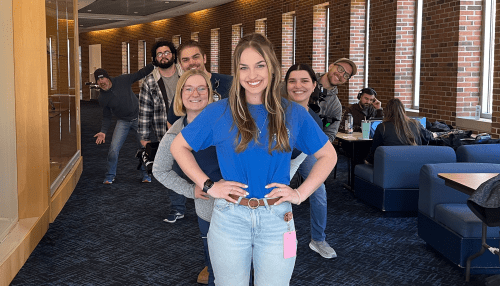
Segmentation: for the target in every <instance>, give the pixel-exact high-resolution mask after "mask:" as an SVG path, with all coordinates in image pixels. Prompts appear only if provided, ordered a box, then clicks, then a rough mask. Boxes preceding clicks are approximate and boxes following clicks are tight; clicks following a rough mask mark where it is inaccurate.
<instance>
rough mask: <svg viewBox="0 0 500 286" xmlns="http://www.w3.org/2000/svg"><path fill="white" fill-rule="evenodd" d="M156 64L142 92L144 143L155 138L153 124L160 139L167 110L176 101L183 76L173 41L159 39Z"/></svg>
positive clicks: (141, 116)
mask: <svg viewBox="0 0 500 286" xmlns="http://www.w3.org/2000/svg"><path fill="white" fill-rule="evenodd" d="M151 57H152V58H153V64H154V65H155V66H156V68H155V69H154V70H153V72H152V73H150V74H149V75H148V76H147V77H146V78H145V79H144V82H143V84H142V86H141V92H140V93H139V129H138V133H139V135H140V137H141V144H142V145H143V146H146V144H147V143H148V142H151V138H150V126H152V127H153V131H154V134H155V136H156V140H158V141H161V139H162V138H163V135H165V133H167V112H168V111H169V107H170V105H172V102H173V99H174V95H175V88H176V86H177V81H178V80H179V74H178V72H177V68H176V65H175V63H176V61H177V50H176V49H175V46H174V44H173V43H171V42H169V41H159V42H156V43H155V44H154V46H153V47H152V48H151Z"/></svg>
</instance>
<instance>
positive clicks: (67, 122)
mask: <svg viewBox="0 0 500 286" xmlns="http://www.w3.org/2000/svg"><path fill="white" fill-rule="evenodd" d="M45 3H46V4H45V7H46V19H47V20H46V21H47V22H46V23H47V28H46V37H47V52H48V53H47V62H48V63H49V65H48V70H47V75H48V81H49V82H48V83H49V84H48V89H49V98H48V104H47V105H48V109H49V144H50V183H51V187H50V188H51V192H52V194H54V192H55V190H56V189H57V187H59V185H60V183H61V182H62V181H63V179H64V178H65V176H66V175H67V173H68V172H69V171H70V170H71V168H72V167H73V165H74V163H75V162H76V160H77V159H78V158H79V154H80V151H79V150H78V149H77V148H78V143H77V134H76V133H77V129H76V124H77V117H76V115H77V113H78V111H77V107H76V100H77V99H76V97H75V96H76V90H75V83H76V80H75V79H76V72H77V69H76V68H75V63H76V59H75V57H76V56H77V55H76V53H75V51H78V50H77V47H75V40H74V35H75V30H74V22H75V21H74V19H73V16H74V13H73V2H72V1H65V0H50V1H49V0H46V1H45Z"/></svg>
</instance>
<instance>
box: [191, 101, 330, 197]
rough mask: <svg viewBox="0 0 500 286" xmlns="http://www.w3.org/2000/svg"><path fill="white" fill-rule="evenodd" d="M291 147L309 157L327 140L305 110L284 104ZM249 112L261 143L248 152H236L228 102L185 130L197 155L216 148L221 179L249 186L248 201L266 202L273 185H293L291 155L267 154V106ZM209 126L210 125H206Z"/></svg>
mask: <svg viewBox="0 0 500 286" xmlns="http://www.w3.org/2000/svg"><path fill="white" fill-rule="evenodd" d="M283 105H284V107H285V119H286V126H287V130H288V134H289V136H288V137H289V143H290V147H291V148H292V149H293V148H297V149H299V150H301V151H302V152H304V153H306V154H314V153H316V152H317V151H318V150H319V149H321V148H322V147H323V146H324V145H325V144H326V142H327V141H328V137H327V136H326V135H325V134H324V133H323V131H322V130H321V129H320V128H319V127H318V124H317V123H316V122H315V121H314V119H313V118H312V117H311V116H310V115H309V114H308V112H307V110H305V108H303V107H302V106H300V105H298V104H296V103H293V102H289V101H287V100H283ZM248 107H249V111H250V114H251V115H252V117H253V118H254V119H255V120H256V124H257V128H258V129H259V130H260V131H261V133H260V135H259V139H258V142H255V141H254V140H252V141H250V143H249V144H248V147H247V149H246V150H245V151H243V152H240V153H236V152H235V147H236V145H237V144H236V143H235V137H236V133H237V129H236V127H235V126H233V118H232V115H231V109H230V107H229V104H228V100H227V99H223V100H220V101H218V102H215V103H212V104H209V105H208V106H207V107H206V108H205V109H204V110H203V111H202V112H201V113H200V114H199V115H198V116H197V117H196V119H195V120H193V122H191V123H190V124H189V125H188V126H187V127H185V128H184V129H183V130H182V135H183V136H184V139H185V140H186V142H187V143H188V144H189V146H190V147H191V148H193V150H194V151H196V152H197V151H198V150H200V149H205V148H207V147H209V146H215V148H216V150H217V157H218V159H219V166H220V169H221V173H222V177H223V178H224V180H226V181H236V182H240V183H243V184H246V185H248V189H247V192H248V193H249V196H248V197H249V198H254V197H255V198H263V197H264V195H266V194H267V193H269V192H270V191H271V190H269V189H265V186H266V185H268V184H270V183H281V184H286V185H288V184H289V183H290V158H291V154H292V152H278V151H273V152H272V154H269V152H268V148H269V147H268V130H267V125H268V123H269V122H268V120H267V114H268V112H267V110H266V109H265V107H264V105H262V104H260V105H249V106H248ZM207 122H210V125H207V124H206V123H207Z"/></svg>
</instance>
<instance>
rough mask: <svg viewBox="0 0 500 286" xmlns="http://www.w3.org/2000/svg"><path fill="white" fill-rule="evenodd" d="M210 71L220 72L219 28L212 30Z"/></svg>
mask: <svg viewBox="0 0 500 286" xmlns="http://www.w3.org/2000/svg"><path fill="white" fill-rule="evenodd" d="M210 34H211V35H210V71H211V72H214V73H218V72H219V39H220V38H219V29H212V30H210Z"/></svg>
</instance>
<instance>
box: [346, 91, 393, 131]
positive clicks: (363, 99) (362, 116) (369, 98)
mask: <svg viewBox="0 0 500 286" xmlns="http://www.w3.org/2000/svg"><path fill="white" fill-rule="evenodd" d="M376 96H377V92H375V90H374V89H373V88H371V87H367V88H363V89H362V90H360V91H359V93H358V100H359V101H358V102H357V103H354V104H351V105H349V106H348V107H347V108H346V109H345V110H344V113H343V116H342V121H341V122H340V130H345V121H346V119H347V116H348V114H351V115H352V119H353V120H352V125H353V131H354V132H361V121H363V120H370V119H373V118H379V119H382V117H384V111H383V109H382V103H381V102H380V101H379V100H378V99H377V97H376Z"/></svg>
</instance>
